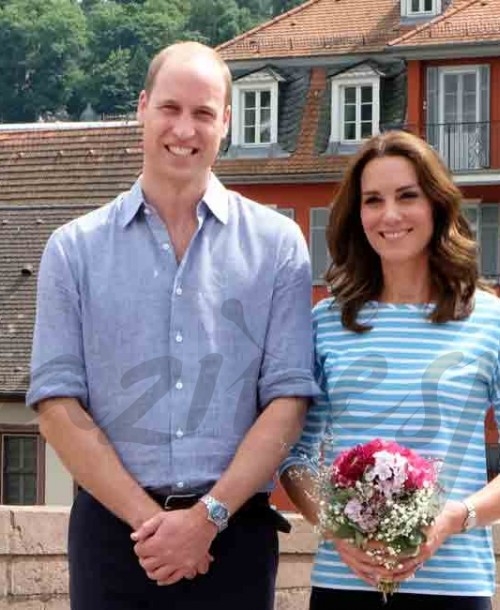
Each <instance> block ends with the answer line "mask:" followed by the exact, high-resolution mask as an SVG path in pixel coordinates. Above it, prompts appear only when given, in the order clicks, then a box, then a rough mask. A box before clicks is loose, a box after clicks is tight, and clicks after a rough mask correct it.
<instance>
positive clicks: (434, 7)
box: [401, 0, 441, 17]
mask: <svg viewBox="0 0 500 610" xmlns="http://www.w3.org/2000/svg"><path fill="white" fill-rule="evenodd" d="M440 13H441V0H401V15H402V16H403V17H428V16H433V15H439V14H440Z"/></svg>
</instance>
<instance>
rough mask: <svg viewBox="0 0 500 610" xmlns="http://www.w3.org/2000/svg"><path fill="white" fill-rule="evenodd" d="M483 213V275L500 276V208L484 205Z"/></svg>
mask: <svg viewBox="0 0 500 610" xmlns="http://www.w3.org/2000/svg"><path fill="white" fill-rule="evenodd" d="M479 209H480V213H481V274H482V275H484V276H485V277H492V276H497V275H498V239H499V234H498V212H499V206H498V205H497V204H496V203H495V204H483V205H481V206H480V208H479Z"/></svg>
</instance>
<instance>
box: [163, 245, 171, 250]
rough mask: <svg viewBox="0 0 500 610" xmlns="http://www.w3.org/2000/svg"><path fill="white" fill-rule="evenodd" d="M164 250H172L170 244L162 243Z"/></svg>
mask: <svg viewBox="0 0 500 610" xmlns="http://www.w3.org/2000/svg"><path fill="white" fill-rule="evenodd" d="M161 247H162V248H163V250H170V244H162V246H161Z"/></svg>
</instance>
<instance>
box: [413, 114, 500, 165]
mask: <svg viewBox="0 0 500 610" xmlns="http://www.w3.org/2000/svg"><path fill="white" fill-rule="evenodd" d="M495 136H496V137H495ZM425 137H426V139H427V141H428V142H429V144H432V146H433V147H434V148H435V149H436V150H437V151H438V152H439V153H440V155H441V156H442V157H443V159H444V160H445V161H446V163H447V165H448V167H449V168H450V169H451V170H452V171H467V170H480V169H487V168H489V167H491V140H492V138H493V139H494V141H496V142H497V143H498V142H499V141H500V123H491V122H489V121H482V122H476V123H434V124H428V125H427V126H426V133H425Z"/></svg>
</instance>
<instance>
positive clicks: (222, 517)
mask: <svg viewBox="0 0 500 610" xmlns="http://www.w3.org/2000/svg"><path fill="white" fill-rule="evenodd" d="M210 512H211V513H212V517H213V519H215V520H216V521H226V519H227V516H228V512H227V508H225V507H224V506H222V504H216V505H215V506H212V510H211V511H210Z"/></svg>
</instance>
